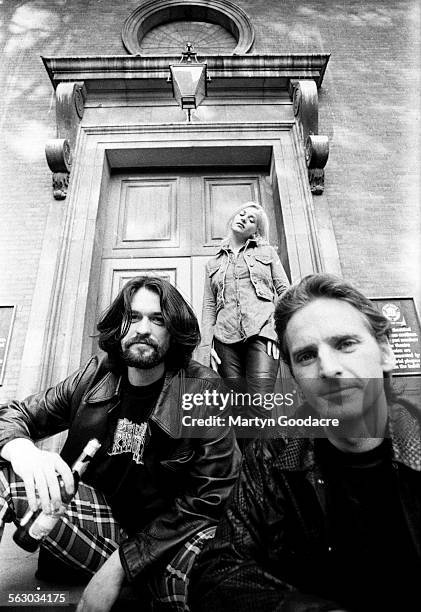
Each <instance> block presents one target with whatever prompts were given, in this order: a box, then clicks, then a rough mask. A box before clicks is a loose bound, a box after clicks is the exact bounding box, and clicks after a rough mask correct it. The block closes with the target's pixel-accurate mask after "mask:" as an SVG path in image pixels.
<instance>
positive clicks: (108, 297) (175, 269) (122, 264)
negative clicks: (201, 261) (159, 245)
mask: <svg viewBox="0 0 421 612" xmlns="http://www.w3.org/2000/svg"><path fill="white" fill-rule="evenodd" d="M190 266H191V262H190V258H189V257H169V258H165V257H160V258H158V259H156V258H153V257H151V258H148V259H118V260H116V259H107V260H105V261H104V262H103V266H102V274H101V277H102V290H101V292H100V295H99V299H98V307H99V312H103V311H104V310H105V309H106V308H107V307H108V306H109V305H110V304H111V302H112V301H113V299H114V298H115V297H116V296H117V294H118V292H119V291H120V289H121V288H122V287H123V285H124V284H125V283H126V282H127V281H128V280H130V279H131V278H134V277H135V276H159V277H161V278H165V280H168V281H169V282H170V283H171V284H172V285H174V286H175V287H177V289H178V290H179V291H180V293H181V294H182V296H183V297H184V298H185V299H186V300H187V302H189V303H190V302H191V284H190Z"/></svg>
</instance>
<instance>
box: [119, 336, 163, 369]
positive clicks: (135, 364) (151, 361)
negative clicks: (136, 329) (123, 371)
mask: <svg viewBox="0 0 421 612" xmlns="http://www.w3.org/2000/svg"><path fill="white" fill-rule="evenodd" d="M139 343H142V344H139ZM168 347H169V343H168V345H167V344H165V345H159V344H158V343H157V342H155V341H154V340H151V339H150V338H147V339H144V338H141V339H139V338H134V339H133V340H130V342H128V344H126V345H125V346H124V347H122V348H121V353H120V356H121V360H122V362H123V363H124V364H125V365H126V366H128V367H132V368H138V369H140V370H149V369H151V368H154V367H156V366H157V365H159V364H160V363H162V362H163V361H164V359H165V355H166V354H167V351H168Z"/></svg>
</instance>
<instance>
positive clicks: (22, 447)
mask: <svg viewBox="0 0 421 612" xmlns="http://www.w3.org/2000/svg"><path fill="white" fill-rule="evenodd" d="M1 455H2V457H3V458H4V459H6V461H9V462H10V463H11V464H12V468H13V471H14V472H15V473H16V474H17V475H18V476H20V478H22V480H23V483H24V485H25V491H26V496H27V498H28V505H29V507H30V509H31V510H33V511H35V510H37V508H38V507H39V505H40V504H41V507H42V509H43V510H44V512H55V511H57V510H59V509H60V507H61V506H62V496H61V491H60V485H59V481H58V479H57V476H58V475H59V476H60V477H61V479H62V482H63V484H64V487H65V490H66V493H67V494H68V495H69V496H70V497H71V496H72V495H73V493H74V479H73V475H72V471H71V469H70V467H69V466H68V465H67V463H66V462H65V461H63V459H62V458H61V457H60V455H58V454H57V453H53V452H50V451H45V450H40V449H39V448H37V447H36V446H35V444H34V443H33V442H32V441H31V440H28V439H26V438H16V439H14V440H10V442H7V444H5V445H4V447H3V449H2V452H1Z"/></svg>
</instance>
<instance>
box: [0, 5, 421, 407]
mask: <svg viewBox="0 0 421 612" xmlns="http://www.w3.org/2000/svg"><path fill="white" fill-rule="evenodd" d="M138 4H139V3H138V2H137V1H133V0H130V1H126V2H121V3H120V2H113V1H111V0H102V1H101V2H98V1H97V0H72V1H71V2H63V1H62V0H32V1H31V0H30V1H28V2H22V1H21V0H8V2H6V3H3V4H2V5H1V7H0V10H1V13H2V17H3V28H2V34H3V37H2V45H3V49H2V51H3V58H4V59H3V62H2V68H1V70H2V83H3V87H2V98H3V108H2V110H1V115H0V121H1V130H2V132H1V133H2V138H1V141H0V156H1V164H0V257H1V261H2V262H4V265H2V266H1V268H0V303H15V304H17V306H18V310H17V317H16V322H15V326H14V332H13V339H12V345H11V351H10V354H9V360H8V364H7V376H6V380H5V385H4V386H3V387H2V388H0V400H1V399H7V398H9V397H12V396H13V395H14V393H15V391H16V387H17V381H18V376H19V364H20V359H21V356H22V351H23V346H24V340H25V335H26V331H27V325H28V316H29V312H30V308H31V301H32V296H33V291H34V286H35V281H36V274H37V269H38V264H39V257H40V249H41V244H42V238H43V232H44V228H45V223H46V219H47V215H48V212H49V210H50V207H60V209H61V210H63V211H64V207H65V203H62V202H57V201H55V200H54V199H53V197H52V190H51V186H50V180H51V179H50V173H49V171H48V168H47V165H46V162H45V158H44V143H45V140H46V139H47V138H50V137H53V136H54V135H55V114H54V103H53V91H52V87H51V85H50V82H49V80H48V77H47V74H46V72H45V70H44V67H43V65H42V62H41V59H40V55H45V56H49V55H95V54H125V50H124V48H123V45H122V42H121V38H120V32H121V27H122V24H123V22H124V20H125V18H126V17H127V16H128V15H129V14H130V12H131V11H132V10H133V9H134V8H136V7H137V6H138ZM237 4H238V5H239V6H241V7H242V8H244V10H245V11H246V12H247V13H248V15H249V17H250V18H251V20H252V22H253V25H254V27H255V31H256V41H255V46H254V49H253V51H254V52H256V53H283V52H285V53H287V52H330V53H332V57H331V60H330V63H329V67H328V70H327V72H326V76H325V80H324V83H323V87H322V90H321V91H320V133H323V134H327V135H328V136H329V139H330V145H331V152H330V158H329V162H328V166H327V168H326V189H325V195H324V196H322V197H325V198H326V199H327V201H328V204H329V207H330V211H331V215H332V220H333V225H334V230H335V234H336V239H337V242H338V248H339V254H340V258H341V264H342V269H343V274H344V276H345V277H347V278H349V279H352V280H353V281H355V282H356V283H357V284H358V285H359V286H360V287H361V288H362V289H363V290H365V291H366V292H367V293H369V294H372V295H375V294H377V295H382V294H383V295H385V294H394V295H400V294H401V295H402V294H410V295H412V294H416V295H417V296H418V297H420V286H419V261H420V252H419V248H420V247H419V242H420V240H419V230H420V212H419V201H420V184H419V182H420V181H419V169H420V129H419V90H420V87H419V85H420V83H419V80H420V76H419V75H420V71H419V68H420V65H419V64H420V59H419V58H420V49H419V39H420V35H419V31H420V29H419V23H420V14H419V7H418V4H419V3H418V2H417V0H407V1H402V2H399V1H397V0H388V1H385V0H383V1H382V0H364V1H362V0H361V1H360V0H355V1H354V0H349V1H340V0H339V1H337V2H329V1H328V0H321V1H307V2H304V1H300V2H297V1H296V0H272V1H271V0H237ZM315 205H316V211H317V198H315ZM41 359H42V356H41V355H40V360H41Z"/></svg>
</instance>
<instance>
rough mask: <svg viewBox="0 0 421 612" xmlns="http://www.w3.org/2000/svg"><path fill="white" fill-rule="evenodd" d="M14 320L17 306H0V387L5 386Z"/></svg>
mask: <svg viewBox="0 0 421 612" xmlns="http://www.w3.org/2000/svg"><path fill="white" fill-rule="evenodd" d="M14 319H15V306H1V305H0V386H1V385H2V384H3V379H4V372H5V369H6V359H7V352H8V350H9V344H10V338H11V336H12V327H13V321H14Z"/></svg>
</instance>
